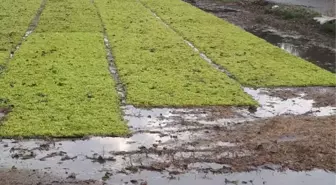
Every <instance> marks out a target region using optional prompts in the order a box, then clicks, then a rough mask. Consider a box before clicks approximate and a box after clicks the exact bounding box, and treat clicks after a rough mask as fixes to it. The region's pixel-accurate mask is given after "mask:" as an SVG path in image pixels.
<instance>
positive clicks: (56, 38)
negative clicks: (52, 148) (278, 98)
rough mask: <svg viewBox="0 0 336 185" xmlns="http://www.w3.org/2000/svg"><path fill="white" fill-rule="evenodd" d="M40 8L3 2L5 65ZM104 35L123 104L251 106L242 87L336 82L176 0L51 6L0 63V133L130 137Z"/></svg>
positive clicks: (30, 2)
mask: <svg viewBox="0 0 336 185" xmlns="http://www.w3.org/2000/svg"><path fill="white" fill-rule="evenodd" d="M40 5H41V1H40V0H15V1H9V0H5V1H1V2H0V7H1V11H0V19H1V22H0V25H1V28H3V29H1V31H0V34H1V35H0V36H1V37H0V60H1V61H3V60H5V58H8V56H9V51H10V50H11V49H13V46H15V45H17V44H18V43H19V42H20V40H21V39H22V36H23V35H24V33H25V30H27V28H28V25H29V23H30V22H31V20H32V19H33V18H34V16H35V15H36V12H37V10H38V8H39V7H40ZM144 5H145V6H144ZM150 9H151V10H153V11H154V12H156V13H157V14H158V16H160V17H161V18H162V20H164V21H165V22H166V23H167V24H168V26H167V25H165V24H163V22H162V21H161V20H160V19H157V18H156V17H155V16H154V15H153V13H152V12H151V11H150ZM170 27H171V28H173V29H171V28H170ZM104 34H106V35H107V37H108V39H109V42H110V45H111V48H112V54H113V57H114V63H115V64H116V67H117V71H118V76H119V78H120V81H121V82H122V84H123V86H124V87H125V93H126V103H127V104H132V105H135V106H140V107H194V106H197V107H199V106H229V105H231V106H256V105H257V103H256V101H255V100H253V99H252V97H250V96H249V95H247V94H246V93H245V92H244V91H243V90H242V87H241V86H242V85H248V86H257V87H259V86H308V85H335V78H334V75H333V74H332V73H329V72H327V71H325V70H323V69H321V68H319V67H317V66H314V65H313V64H310V63H308V62H306V61H304V60H302V59H299V58H297V57H294V56H291V55H289V54H287V53H285V52H283V51H282V50H281V49H279V48H276V47H273V46H271V45H270V44H268V43H266V42H265V41H264V40H261V39H259V38H257V37H254V36H252V35H251V34H248V33H246V32H245V31H243V30H241V29H239V28H237V27H235V26H233V25H231V24H229V23H227V22H224V21H222V20H220V19H217V18H216V17H214V16H212V15H210V14H206V13H204V12H202V11H201V10H198V9H196V8H194V7H192V6H190V5H188V4H185V3H183V2H182V1H179V0H140V1H138V0H95V1H91V0H47V1H46V6H45V8H44V9H43V12H42V14H41V17H39V22H38V25H37V27H36V28H35V29H34V32H33V33H32V34H31V35H29V37H28V38H27V39H26V40H25V41H24V42H23V43H22V45H21V47H20V48H19V49H18V50H17V51H16V52H15V56H14V58H12V59H11V60H10V61H9V63H8V64H6V65H0V71H2V72H3V73H1V74H0V113H1V114H6V116H5V118H3V120H1V125H0V137H15V136H22V137H38V136H53V137H81V136H88V135H103V136H112V135H113V136H116V135H117V136H122V135H127V134H129V130H128V128H127V125H126V124H125V121H124V120H123V116H122V111H121V105H120V97H119V96H118V95H117V91H116V88H115V87H116V82H115V81H114V80H113V78H112V77H111V75H110V72H109V68H108V61H107V59H106V55H107V52H106V48H105V45H104ZM184 39H187V40H189V41H191V42H192V43H193V44H194V45H195V46H196V47H197V48H198V49H200V50H201V52H203V53H205V54H206V55H207V56H209V57H210V58H211V59H212V60H213V61H214V62H216V63H217V64H220V65H222V66H223V67H224V68H226V69H227V70H229V71H230V73H232V74H233V76H234V77H235V79H236V80H235V79H232V78H230V77H228V76H227V75H226V74H225V73H222V72H220V71H219V70H217V69H215V68H214V67H213V66H212V65H210V64H209V63H207V62H206V61H204V59H202V58H201V57H200V56H199V53H198V52H196V51H194V49H193V48H191V47H190V46H188V45H187V44H186V43H185V41H184ZM1 114H0V116H1Z"/></svg>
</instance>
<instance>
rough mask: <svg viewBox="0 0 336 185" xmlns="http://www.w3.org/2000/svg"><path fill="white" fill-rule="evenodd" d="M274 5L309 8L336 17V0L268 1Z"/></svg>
mask: <svg viewBox="0 0 336 185" xmlns="http://www.w3.org/2000/svg"><path fill="white" fill-rule="evenodd" d="M268 1H270V2H274V3H285V4H293V5H301V6H306V7H309V8H311V9H313V10H315V11H317V12H320V13H321V14H323V15H328V16H335V5H336V4H335V0H268Z"/></svg>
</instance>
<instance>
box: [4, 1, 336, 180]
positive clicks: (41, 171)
mask: <svg viewBox="0 0 336 185" xmlns="http://www.w3.org/2000/svg"><path fill="white" fill-rule="evenodd" d="M218 3H220V2H218V1H213V0H194V2H193V4H194V5H196V6H198V7H200V8H202V9H204V10H206V11H209V12H211V13H214V14H215V15H217V16H218V17H221V18H224V19H227V20H229V21H231V22H233V23H235V24H236V25H238V26H241V27H242V28H244V29H246V30H248V31H250V32H251V33H253V34H255V35H257V36H259V37H261V38H264V39H265V40H267V41H269V42H270V43H272V44H274V45H277V46H278V47H280V48H282V49H284V50H286V51H288V52H290V53H292V54H294V55H297V56H300V57H302V58H305V59H307V60H308V61H310V62H313V63H315V64H316V65H319V66H321V67H323V68H325V69H327V70H329V71H333V72H335V66H334V65H333V64H334V58H335V49H334V43H333V42H334V41H333V40H332V41H331V40H330V38H331V37H330V35H325V34H322V33H319V32H318V31H316V30H317V29H315V28H314V27H310V28H308V30H310V31H312V32H311V33H310V32H309V33H307V34H305V33H304V32H303V31H300V29H303V30H304V28H303V27H300V26H299V28H298V31H297V32H294V30H295V29H294V28H295V26H293V25H291V24H292V23H289V26H288V24H286V22H283V21H282V20H275V21H272V24H266V23H265V22H270V21H268V19H267V18H263V17H262V14H260V15H261V18H257V16H256V15H255V14H252V16H251V14H250V13H248V11H249V10H251V9H253V7H252V8H251V7H249V8H246V7H241V6H237V5H235V4H233V5H230V6H227V5H222V4H218ZM258 13H260V12H256V14H258ZM260 15H258V16H260ZM248 17H252V19H248ZM256 22H258V23H257V24H255V23H256ZM270 23H271V22H270ZM274 23H275V24H274ZM284 25H287V26H284ZM281 28H284V29H285V31H284V30H281ZM286 28H288V29H286ZM313 38H314V39H313ZM104 42H105V46H106V51H107V55H108V57H107V58H108V60H109V63H110V71H111V74H112V76H113V78H114V80H115V81H116V82H117V83H118V87H117V90H118V93H119V94H120V98H121V100H122V101H121V103H122V109H123V112H124V119H125V120H127V121H128V126H129V128H130V130H131V131H132V135H131V136H130V137H128V138H121V137H87V138H77V139H69V138H63V139H62V138H58V139H53V138H44V139H35V140H32V139H31V140H27V139H23V138H15V139H2V140H0V151H2V152H1V153H0V179H1V180H2V181H1V183H2V184H1V185H12V184H17V185H21V184H22V185H23V184H39V185H42V184H51V185H72V184H87V185H98V184H99V185H102V184H120V185H124V184H138V185H156V184H162V185H163V184H172V185H174V184H175V185H182V184H183V185H184V184H195V185H201V184H202V185H204V184H213V185H223V184H232V185H238V184H239V185H241V184H242V185H243V184H251V185H259V184H260V185H265V184H266V185H267V184H269V185H278V184H279V185H280V184H288V185H299V184H302V185H303V184H304V185H315V184H321V185H330V184H335V171H336V169H335V166H336V164H335V161H336V159H335V152H336V149H335V146H336V144H335V139H334V133H335V132H336V130H335V129H336V127H335V115H336V103H335V100H336V94H335V93H336V91H335V88H334V87H300V88H298V87H297V88H294V87H293V88H289V87H288V88H285V87H284V88H259V89H253V88H248V87H242V88H243V89H244V91H245V92H246V93H248V94H249V95H250V96H251V97H253V98H254V99H255V100H256V101H258V103H259V104H260V106H258V107H198V108H188V109H182V108H181V109H179V108H153V109H141V108H136V107H133V106H131V105H126V104H125V101H124V100H125V95H126V94H125V90H124V88H123V86H122V84H121V83H120V81H119V77H118V73H117V70H116V67H115V66H114V65H113V57H112V52H111V49H110V46H109V44H108V43H109V42H108V40H107V38H106V37H105V39H104ZM185 42H186V44H188V45H189V46H190V47H193V48H194V49H195V50H197V48H195V47H194V46H193V45H192V44H191V43H190V42H188V41H185ZM197 51H198V50H197ZM199 54H200V56H201V57H202V58H203V59H204V60H205V61H206V62H209V63H210V64H213V63H212V61H211V60H210V59H209V58H208V57H207V56H205V55H204V54H202V53H199ZM213 67H215V68H217V69H218V70H219V71H221V72H224V73H227V74H228V72H227V71H225V69H221V68H219V67H218V66H216V65H215V64H213ZM228 75H229V76H230V74H228ZM4 116H5V115H4V114H1V113H0V119H1V118H3V117H4Z"/></svg>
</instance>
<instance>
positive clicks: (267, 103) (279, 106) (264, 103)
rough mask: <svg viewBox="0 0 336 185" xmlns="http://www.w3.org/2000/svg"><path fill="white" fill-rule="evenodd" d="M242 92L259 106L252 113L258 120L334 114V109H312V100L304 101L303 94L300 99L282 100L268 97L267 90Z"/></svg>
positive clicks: (247, 89)
mask: <svg viewBox="0 0 336 185" xmlns="http://www.w3.org/2000/svg"><path fill="white" fill-rule="evenodd" d="M244 91H245V92H246V93H248V94H250V95H251V96H252V97H253V98H254V99H255V100H257V101H258V102H259V104H260V105H261V106H260V107H259V108H258V109H257V111H256V112H255V113H254V115H255V116H256V117H260V118H262V117H273V116H279V115H302V114H306V113H312V114H313V115H314V116H322V115H323V116H328V115H334V114H335V113H336V109H335V107H330V106H329V107H320V108H316V107H314V106H313V104H314V100H309V99H308V100H307V99H304V98H303V96H304V95H305V94H304V93H301V97H295V98H289V99H287V100H282V99H281V98H279V97H273V96H270V95H268V94H267V92H268V91H267V89H251V88H244Z"/></svg>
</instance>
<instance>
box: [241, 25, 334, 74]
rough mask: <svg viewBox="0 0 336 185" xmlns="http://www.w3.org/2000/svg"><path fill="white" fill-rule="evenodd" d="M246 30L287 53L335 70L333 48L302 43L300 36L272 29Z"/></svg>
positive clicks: (332, 70)
mask: <svg viewBox="0 0 336 185" xmlns="http://www.w3.org/2000/svg"><path fill="white" fill-rule="evenodd" d="M247 31H248V32H251V33H253V34H254V35H256V36H258V37H260V38H263V39H265V40H266V41H267V42H269V43H271V44H273V45H276V46H278V47H279V48H281V49H283V50H285V51H287V52H288V53H291V54H293V55H296V56H298V57H301V58H303V59H306V60H307V61H309V62H312V63H314V64H316V65H318V66H320V67H321V68H324V69H326V70H328V71H331V72H333V73H335V72H336V65H335V58H336V54H335V50H334V49H331V48H326V47H320V46H316V45H303V44H302V43H303V40H304V39H303V38H301V37H300V36H288V35H284V34H282V33H280V32H278V31H276V30H272V29H265V30H259V29H249V30H247Z"/></svg>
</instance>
